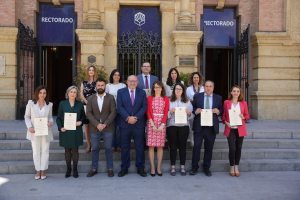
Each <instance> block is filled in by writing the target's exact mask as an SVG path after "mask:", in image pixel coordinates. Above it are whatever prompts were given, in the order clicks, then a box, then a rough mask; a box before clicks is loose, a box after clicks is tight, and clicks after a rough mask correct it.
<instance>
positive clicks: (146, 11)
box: [119, 7, 161, 39]
mask: <svg viewBox="0 0 300 200" xmlns="http://www.w3.org/2000/svg"><path fill="white" fill-rule="evenodd" d="M119 12H120V13H119V37H120V39H122V33H125V34H127V32H128V31H129V32H130V33H131V34H132V33H133V32H134V31H135V30H137V29H138V27H141V28H142V29H143V30H144V31H146V33H147V34H149V32H150V31H152V33H153V35H154V34H155V33H157V34H158V38H160V27H161V26H160V24H161V20H160V19H161V15H160V11H159V8H158V7H121V9H120V11H119Z"/></svg>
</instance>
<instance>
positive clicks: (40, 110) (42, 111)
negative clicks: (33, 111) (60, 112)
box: [39, 106, 45, 118]
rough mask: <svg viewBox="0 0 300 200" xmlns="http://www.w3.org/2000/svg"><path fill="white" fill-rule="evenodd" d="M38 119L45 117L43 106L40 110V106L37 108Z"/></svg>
mask: <svg viewBox="0 0 300 200" xmlns="http://www.w3.org/2000/svg"><path fill="white" fill-rule="evenodd" d="M39 117H40V118H43V117H45V106H44V107H43V108H42V109H40V106H39Z"/></svg>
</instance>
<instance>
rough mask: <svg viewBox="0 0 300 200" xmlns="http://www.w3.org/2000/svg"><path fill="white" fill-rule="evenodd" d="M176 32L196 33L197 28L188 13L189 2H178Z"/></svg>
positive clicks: (188, 0) (185, 0) (186, 0)
mask: <svg viewBox="0 0 300 200" xmlns="http://www.w3.org/2000/svg"><path fill="white" fill-rule="evenodd" d="M176 30H180V31H181V30H187V31H197V30H198V27H197V26H196V24H195V23H193V22H192V14H191V12H190V0H181V1H180V13H179V16H178V24H177V27H176Z"/></svg>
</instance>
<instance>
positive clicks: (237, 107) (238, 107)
mask: <svg viewBox="0 0 300 200" xmlns="http://www.w3.org/2000/svg"><path fill="white" fill-rule="evenodd" d="M233 109H241V107H240V102H238V103H237V105H236V106H235V107H234V105H233V102H232V104H231V110H233ZM231 128H233V129H237V128H238V127H237V126H232V127H231Z"/></svg>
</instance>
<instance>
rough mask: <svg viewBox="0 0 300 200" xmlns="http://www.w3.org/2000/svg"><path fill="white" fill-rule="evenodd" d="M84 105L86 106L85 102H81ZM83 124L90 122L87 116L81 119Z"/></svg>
mask: <svg viewBox="0 0 300 200" xmlns="http://www.w3.org/2000/svg"><path fill="white" fill-rule="evenodd" d="M82 103H83V105H84V106H86V104H85V102H84V101H83V102H82ZM82 123H83V124H90V120H88V118H87V117H86V118H85V120H83V122H82Z"/></svg>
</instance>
